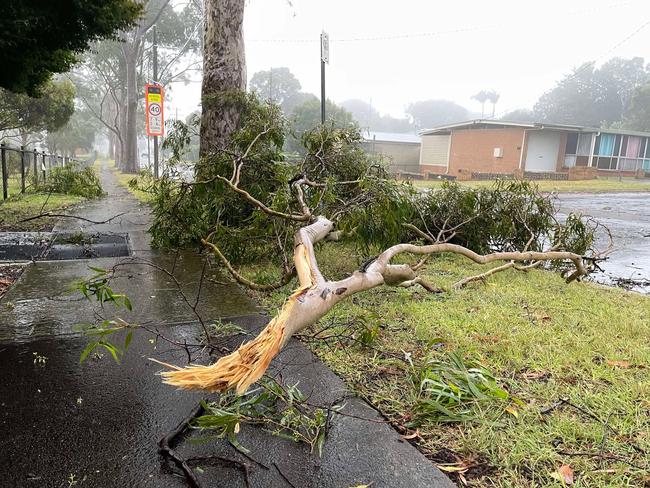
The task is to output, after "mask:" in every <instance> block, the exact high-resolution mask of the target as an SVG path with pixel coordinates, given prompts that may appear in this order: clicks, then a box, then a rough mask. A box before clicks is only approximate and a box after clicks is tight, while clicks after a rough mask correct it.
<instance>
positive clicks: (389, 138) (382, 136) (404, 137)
mask: <svg viewBox="0 0 650 488" xmlns="http://www.w3.org/2000/svg"><path fill="white" fill-rule="evenodd" d="M362 136H363V138H364V139H365V140H366V141H376V142H394V143H401V144H420V136H419V135H416V134H403V133H399V132H373V131H363V133H362Z"/></svg>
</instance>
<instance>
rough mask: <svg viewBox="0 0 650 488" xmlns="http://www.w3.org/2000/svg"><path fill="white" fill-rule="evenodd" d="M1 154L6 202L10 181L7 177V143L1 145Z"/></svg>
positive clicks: (3, 195) (3, 192) (3, 191)
mask: <svg viewBox="0 0 650 488" xmlns="http://www.w3.org/2000/svg"><path fill="white" fill-rule="evenodd" d="M0 153H2V198H3V200H6V199H7V198H8V197H9V195H8V188H7V186H8V181H7V177H8V176H9V175H7V151H6V150H5V143H4V142H3V143H2V144H0Z"/></svg>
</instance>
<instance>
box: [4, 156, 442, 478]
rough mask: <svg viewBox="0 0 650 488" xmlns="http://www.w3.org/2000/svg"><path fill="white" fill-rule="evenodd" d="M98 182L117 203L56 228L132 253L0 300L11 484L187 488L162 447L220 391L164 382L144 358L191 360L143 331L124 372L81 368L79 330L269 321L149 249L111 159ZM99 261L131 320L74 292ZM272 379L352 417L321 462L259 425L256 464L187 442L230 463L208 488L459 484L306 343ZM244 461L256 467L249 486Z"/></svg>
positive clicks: (28, 285) (51, 267)
mask: <svg viewBox="0 0 650 488" xmlns="http://www.w3.org/2000/svg"><path fill="white" fill-rule="evenodd" d="M100 175H101V179H102V184H103V186H104V189H105V190H106V191H107V193H108V194H107V196H106V197H104V198H103V199H100V200H97V201H92V202H89V203H86V204H84V206H82V207H80V208H78V209H76V213H77V215H79V216H81V217H83V218H84V219H87V220H79V219H65V220H62V221H61V222H60V223H59V224H58V225H57V227H56V228H55V232H62V233H76V232H79V231H82V232H84V233H89V232H91V233H102V234H108V235H111V234H113V235H117V234H119V235H125V236H126V237H127V242H128V247H129V251H130V255H129V256H127V257H120V258H91V259H72V260H57V261H48V260H44V261H37V262H34V263H31V264H29V265H28V266H27V268H26V269H25V271H24V272H23V274H22V275H21V277H20V279H19V280H18V281H17V282H16V283H15V285H14V286H13V287H12V288H11V289H10V290H9V292H8V293H7V294H6V296H5V297H4V298H3V299H2V301H0V486H2V487H39V488H40V487H53V488H59V487H63V488H71V487H77V488H83V487H101V488H111V487H131V488H135V487H161V488H167V487H170V488H173V487H185V486H188V484H187V481H186V479H185V478H184V477H183V476H182V475H181V473H180V472H179V470H178V469H177V468H175V467H174V466H172V465H170V464H169V463H168V462H167V461H166V460H165V459H163V457H162V456H161V455H160V454H159V453H158V441H159V440H160V439H161V438H162V437H163V436H165V435H167V434H168V433H169V432H170V431H172V430H173V429H174V428H175V427H176V426H177V425H178V424H179V423H181V422H182V421H183V419H184V418H186V416H187V415H188V414H189V413H190V411H191V410H192V409H193V408H194V407H195V406H196V405H197V403H198V402H199V400H201V399H203V398H206V399H208V400H209V399H211V398H214V396H209V395H207V396H206V395H201V394H200V393H188V392H181V391H177V390H175V389H173V388H172V387H169V386H166V385H164V384H162V383H161V381H160V377H159V376H158V375H157V373H158V372H159V371H160V370H161V367H160V366H159V365H157V364H155V363H153V362H152V361H149V359H148V358H150V357H155V358H157V359H159V360H161V361H165V362H169V363H173V364H179V365H183V364H186V363H187V353H186V351H185V350H184V349H183V348H179V347H177V346H176V345H174V344H171V343H170V342H166V341H165V340H163V339H161V338H158V339H155V338H154V336H152V335H151V334H149V333H145V332H144V331H136V332H135V334H134V337H133V341H132V343H131V346H130V347H129V350H128V352H127V353H126V355H125V356H124V358H123V360H122V362H121V364H117V363H116V362H115V361H113V359H112V358H111V357H110V355H109V354H108V353H105V352H104V353H102V352H99V353H98V354H91V355H90V356H89V358H88V359H87V360H86V361H85V362H83V363H81V364H80V362H79V358H80V355H81V352H82V351H83V349H84V348H85V346H86V345H87V344H88V342H89V338H88V337H84V336H83V335H82V334H81V333H79V329H78V327H77V326H78V324H83V323H91V322H95V321H96V319H97V315H96V314H97V313H101V314H102V315H104V316H105V317H106V318H114V317H115V316H119V317H122V318H123V319H124V320H126V321H129V322H133V323H138V324H143V325H146V326H147V328H149V329H151V330H158V331H160V332H161V334H162V335H164V336H165V337H166V338H167V339H171V340H172V341H174V342H177V343H183V342H184V341H188V342H191V341H192V340H193V339H196V337H197V336H198V335H199V334H200V330H201V328H200V325H199V324H198V317H200V318H201V320H203V321H204V322H206V323H210V322H214V321H216V320H226V321H229V322H233V323H234V324H236V325H238V326H240V327H241V328H242V329H243V330H245V331H248V332H250V333H255V332H256V331H258V330H260V329H261V328H262V327H263V326H264V325H265V324H266V321H267V320H268V318H267V317H265V316H264V314H263V313H262V312H261V310H260V309H259V308H258V307H257V306H256V305H255V304H254V303H253V302H252V301H251V300H250V299H249V298H248V297H247V296H246V295H245V294H244V293H243V292H242V290H240V289H239V288H237V287H236V286H234V285H231V284H228V279H227V278H225V277H224V276H222V275H220V273H219V270H217V269H213V268H212V267H210V266H207V265H206V264H205V261H204V258H203V257H202V256H201V255H199V254H195V253H191V252H183V253H171V252H170V253H166V252H161V251H156V250H152V249H151V248H150V243H149V236H148V234H147V228H148V226H149V223H150V215H149V210H148V207H147V206H146V205H144V204H142V203H140V202H138V201H137V200H136V199H135V198H134V197H133V196H132V195H131V194H130V193H129V192H128V191H127V190H126V189H125V188H123V187H121V186H119V185H118V184H117V181H116V178H115V176H114V175H113V173H112V172H111V171H110V169H109V168H108V167H107V164H106V163H105V162H104V163H103V164H102V168H101V171H100ZM114 216H117V217H116V218H111V217H114ZM98 222H103V223H98ZM89 266H93V267H100V268H105V269H109V268H113V267H115V266H117V268H116V270H117V272H116V278H115V280H114V281H113V282H112V285H111V286H112V287H113V288H114V290H115V291H116V292H120V293H126V294H127V295H128V296H129V298H130V299H131V302H132V305H133V310H132V311H131V312H128V313H125V312H124V311H122V310H115V309H114V308H111V306H106V307H104V309H103V310H97V307H96V305H95V304H93V303H91V302H89V301H87V300H85V299H82V297H81V295H80V294H79V293H71V292H70V287H71V285H72V284H73V283H74V282H75V281H78V280H80V279H82V278H84V277H88V276H90V275H92V274H93V272H92V271H91V270H90V269H89ZM201 276H203V279H201ZM197 295H198V299H197ZM239 340H240V342H241V340H244V339H243V338H242V339H239ZM272 374H273V375H275V376H276V377H277V378H278V379H279V380H281V381H282V382H284V383H285V384H291V385H293V384H296V383H298V385H299V388H300V389H301V390H302V391H303V393H305V394H306V395H308V397H309V401H310V403H311V404H315V405H323V406H328V405H331V404H333V403H334V402H335V401H336V400H337V399H341V398H345V402H344V405H345V406H344V408H343V410H342V413H343V415H338V414H335V415H333V416H332V420H331V427H330V430H329V433H328V437H327V440H326V442H325V445H324V448H323V451H322V455H321V456H319V455H318V454H317V453H311V452H310V450H309V447H308V446H306V445H304V444H298V443H294V442H292V441H290V440H286V439H283V438H280V437H277V436H273V435H271V434H270V433H268V432H266V431H265V430H263V429H262V428H259V427H251V426H246V427H243V428H242V430H241V432H240V434H239V436H238V439H239V442H240V443H241V444H242V445H244V446H245V447H246V448H247V449H249V450H250V453H249V454H248V455H247V456H244V455H243V454H241V453H240V452H239V451H237V450H236V449H234V448H233V447H232V446H231V445H230V444H229V443H228V442H227V441H224V440H219V439H211V440H209V441H208V442H203V443H194V442H189V441H188V440H185V441H183V442H181V443H180V444H179V445H178V447H177V451H178V453H179V454H180V455H182V456H185V457H191V456H207V455H218V456H220V457H221V458H222V459H224V460H232V461H233V462H227V461H224V462H216V463H214V462H213V463H209V464H206V465H205V466H202V470H201V471H197V472H196V476H197V477H198V478H199V480H200V481H201V483H202V484H203V486H205V487H208V486H209V487H238V486H242V487H245V486H251V487H276V486H277V487H299V488H303V487H304V488H308V487H332V488H334V487H336V488H348V487H353V486H358V485H370V486H372V487H373V488H379V487H405V488H406V487H409V488H418V487H427V488H432V487H433V488H436V487H451V486H453V484H452V483H451V482H450V481H449V480H448V478H446V477H445V476H444V475H443V474H442V473H441V472H440V471H439V470H437V468H435V466H434V465H433V464H432V463H430V462H429V461H428V460H427V459H426V458H425V457H424V456H423V455H422V454H421V453H420V452H418V451H417V450H416V449H415V448H414V447H413V446H412V445H410V444H409V443H408V441H405V440H404V439H403V438H402V437H401V436H400V435H399V434H398V433H397V432H396V431H395V430H394V429H393V428H392V427H390V426H389V425H388V424H387V423H386V422H385V421H384V419H383V418H382V417H381V416H380V415H379V414H378V413H377V412H376V411H375V410H374V409H373V408H371V407H370V406H369V405H368V404H366V403H365V402H363V401H362V400H361V399H359V398H356V397H354V396H350V393H349V392H348V391H346V389H345V385H344V384H343V382H342V381H341V380H340V379H339V378H338V377H337V376H336V375H335V374H334V373H333V372H332V371H331V370H329V369H328V368H327V367H326V366H325V365H323V364H322V363H321V362H320V361H318V360H317V359H316V358H315V357H314V356H313V355H312V354H311V353H310V352H309V351H308V350H307V349H306V348H305V347H304V346H302V345H301V344H300V343H299V342H297V341H292V342H291V343H290V344H289V345H288V346H287V347H286V348H285V349H284V350H283V352H282V353H281V354H280V356H279V357H278V358H276V360H275V361H274V364H273V370H272ZM193 435H194V434H193ZM242 463H244V464H246V465H247V466H249V475H250V476H249V480H248V481H247V480H246V479H245V475H244V472H243V470H242V469H241V464H242Z"/></svg>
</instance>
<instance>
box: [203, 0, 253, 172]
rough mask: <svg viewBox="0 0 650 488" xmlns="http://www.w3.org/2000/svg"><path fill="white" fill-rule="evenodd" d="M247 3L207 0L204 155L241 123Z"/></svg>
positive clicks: (204, 64)
mask: <svg viewBox="0 0 650 488" xmlns="http://www.w3.org/2000/svg"><path fill="white" fill-rule="evenodd" d="M244 5H245V1H244V0H206V1H205V16H204V31H203V32H204V38H203V83H202V86H201V103H202V112H201V135H200V140H201V143H200V156H201V157H208V156H209V155H210V153H211V152H212V151H214V150H216V149H218V148H223V147H225V146H226V145H227V143H228V140H229V138H230V135H231V134H232V132H233V131H234V130H235V129H236V128H237V125H238V123H239V117H240V110H241V108H240V106H239V103H238V94H239V93H241V92H243V91H245V90H246V56H245V52H244V30H243V22H244ZM199 177H200V175H199Z"/></svg>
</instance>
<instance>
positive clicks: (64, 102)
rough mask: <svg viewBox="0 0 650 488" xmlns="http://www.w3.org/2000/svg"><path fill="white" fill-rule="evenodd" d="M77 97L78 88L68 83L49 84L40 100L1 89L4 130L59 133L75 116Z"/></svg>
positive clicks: (0, 126) (0, 115)
mask: <svg viewBox="0 0 650 488" xmlns="http://www.w3.org/2000/svg"><path fill="white" fill-rule="evenodd" d="M74 97H75V89H74V85H73V84H72V83H71V82H70V81H67V80H66V81H56V82H54V81H48V82H47V83H45V85H44V86H43V87H42V88H41V96H40V97H38V98H33V97H30V96H28V95H25V94H18V93H12V92H10V91H7V90H3V89H0V130H20V131H23V132H40V131H43V130H47V131H48V132H50V131H55V130H57V129H59V128H60V127H62V126H64V125H65V124H66V122H68V120H69V119H70V117H71V116H72V114H73V112H74V108H75V107H74Z"/></svg>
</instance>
